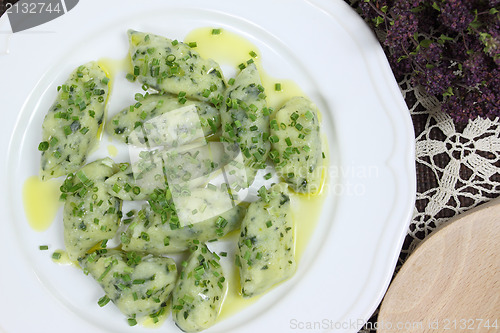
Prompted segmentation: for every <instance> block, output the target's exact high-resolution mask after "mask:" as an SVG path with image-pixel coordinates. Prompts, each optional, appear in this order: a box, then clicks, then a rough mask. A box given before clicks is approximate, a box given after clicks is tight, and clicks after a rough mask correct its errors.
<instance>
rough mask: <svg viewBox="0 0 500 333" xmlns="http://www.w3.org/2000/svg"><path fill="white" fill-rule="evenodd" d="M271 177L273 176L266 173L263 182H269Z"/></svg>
mask: <svg viewBox="0 0 500 333" xmlns="http://www.w3.org/2000/svg"><path fill="white" fill-rule="evenodd" d="M272 176H273V175H271V173H270V172H268V173H266V174H265V175H264V179H265V180H269V179H271V177H272Z"/></svg>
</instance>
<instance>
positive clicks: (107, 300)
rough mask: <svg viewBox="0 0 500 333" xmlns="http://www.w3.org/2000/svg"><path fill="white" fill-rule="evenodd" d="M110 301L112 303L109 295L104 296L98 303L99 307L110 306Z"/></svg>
mask: <svg viewBox="0 0 500 333" xmlns="http://www.w3.org/2000/svg"><path fill="white" fill-rule="evenodd" d="M109 301H110V299H109V297H108V296H107V295H104V296H102V297H101V298H99V300H98V301H97V304H99V306H100V307H101V308H102V307H103V306H105V305H106V304H108V303H109Z"/></svg>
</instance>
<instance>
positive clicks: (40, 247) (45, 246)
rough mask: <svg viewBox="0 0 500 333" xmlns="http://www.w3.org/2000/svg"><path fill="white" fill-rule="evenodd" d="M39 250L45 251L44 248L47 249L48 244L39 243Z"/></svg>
mask: <svg viewBox="0 0 500 333" xmlns="http://www.w3.org/2000/svg"><path fill="white" fill-rule="evenodd" d="M38 248H39V249H40V250H41V251H45V250H48V249H49V246H48V245H40V246H39V247H38Z"/></svg>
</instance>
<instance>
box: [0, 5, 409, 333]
mask: <svg viewBox="0 0 500 333" xmlns="http://www.w3.org/2000/svg"><path fill="white" fill-rule="evenodd" d="M247 4H248V5H247V6H242V5H241V3H240V2H237V1H231V0H217V1H203V0H194V1H160V0H150V1H135V0H126V1H125V0H107V1H98V0H85V1H80V3H79V4H78V5H77V6H76V7H75V8H74V9H73V10H71V11H70V12H68V13H67V14H65V15H63V16H62V17H60V18H58V19H55V20H53V21H51V22H48V23H46V24H44V25H41V26H39V27H36V28H33V29H30V30H28V31H25V32H20V33H16V34H11V33H9V31H10V27H9V25H8V20H7V17H6V16H3V17H2V18H1V19H0V73H1V78H0V101H1V104H0V106H1V109H2V121H1V125H0V126H1V129H2V130H1V132H0V133H1V134H0V135H1V137H0V138H1V139H2V142H4V143H8V145H7V146H6V145H2V148H1V149H2V157H3V158H6V163H2V164H1V165H0V168H1V169H0V171H1V172H0V174H1V177H2V184H3V185H4V186H5V187H6V188H4V190H3V192H2V194H1V201H0V202H1V207H2V212H3V213H4V214H5V215H4V218H3V219H2V221H1V222H0V225H1V230H0V248H1V253H2V254H1V258H2V260H1V265H2V266H1V267H2V268H1V273H0V331H5V332H8V333H11V332H35V331H40V325H42V326H43V331H46V332H67V331H71V332H75V333H76V332H143V331H144V332H148V331H149V332H150V329H146V328H143V327H139V326H136V327H128V326H127V322H126V320H124V318H123V316H122V315H121V314H119V313H118V312H117V311H116V309H113V307H112V306H107V307H105V308H99V307H98V306H97V304H96V299H97V298H98V297H100V296H101V295H102V291H99V290H98V289H99V288H96V285H95V284H93V283H92V281H90V280H91V279H90V278H88V277H85V276H83V274H81V273H80V272H78V271H77V270H76V269H72V268H71V267H66V266H59V265H55V264H54V263H52V261H51V260H50V253H48V252H50V251H40V250H39V249H38V246H39V245H41V244H47V243H50V244H51V246H52V248H55V247H58V246H62V231H61V228H60V226H56V225H53V226H52V227H51V228H50V229H49V230H48V231H46V232H43V233H37V232H35V231H33V230H32V229H30V228H29V226H28V223H27V221H26V218H25V216H24V211H23V204H22V185H23V182H24V181H25V179H26V178H28V177H29V176H31V175H35V174H37V172H38V165H39V152H38V151H37V145H38V142H39V141H40V139H41V131H40V125H41V123H42V120H43V117H44V114H45V112H46V110H47V108H48V107H49V106H50V104H51V102H52V99H53V98H54V96H55V87H56V86H57V85H58V84H60V82H63V81H64V79H65V77H67V75H68V74H69V72H71V70H72V69H73V68H74V67H76V66H77V65H79V64H80V63H83V62H86V61H88V60H92V59H98V58H101V57H110V58H123V54H124V52H126V43H127V42H126V35H125V31H126V30H127V29H128V28H135V29H137V30H142V31H152V32H157V33H160V34H164V35H166V36H169V37H175V38H178V39H180V40H182V38H183V36H185V34H186V33H187V32H189V31H191V30H193V29H194V28H197V27H202V26H211V27H220V28H224V29H228V30H231V31H234V32H236V33H238V34H241V35H243V36H244V37H245V38H247V39H248V40H250V41H251V42H252V43H254V44H255V45H257V46H258V48H259V49H260V51H261V53H262V59H263V66H264V68H266V69H267V71H268V73H269V74H271V75H273V76H275V77H282V78H290V79H293V80H294V81H295V82H297V83H298V84H299V85H300V86H301V88H302V89H303V91H304V92H305V93H306V94H307V95H308V96H310V97H311V98H312V99H313V100H314V101H315V102H316V103H317V105H318V106H319V108H320V109H321V110H322V111H323V131H324V133H326V136H327V139H328V142H329V148H330V152H329V153H330V155H331V156H332V166H331V167H330V173H331V177H330V180H331V182H330V189H329V192H328V197H327V199H326V200H327V201H326V202H327V204H325V206H324V208H323V211H322V214H321V218H320V221H319V224H318V227H317V229H316V230H315V233H314V235H313V236H312V239H311V241H310V243H309V245H308V248H307V250H306V252H305V253H304V255H303V258H302V262H301V264H300V265H299V268H298V271H297V273H296V275H295V276H294V277H293V278H292V279H291V280H289V281H287V282H286V283H284V284H282V285H280V286H279V287H278V288H276V289H274V290H273V291H272V292H270V293H269V294H267V295H265V296H264V297H263V298H261V299H260V300H259V301H258V302H257V303H255V304H254V305H252V306H250V307H249V308H246V309H245V310H244V311H242V312H239V313H238V314H236V315H234V316H232V317H230V318H229V319H227V320H224V321H222V322H220V323H218V324H217V325H216V326H214V327H212V328H211V329H210V332H258V331H260V332H286V331H296V330H297V329H314V330H329V329H336V330H339V331H345V332H357V331H358V329H359V328H361V326H362V324H363V323H364V321H365V320H366V319H367V318H368V317H369V316H370V315H371V313H372V312H373V311H374V310H375V308H376V307H377V305H378V303H379V302H380V300H381V299H382V296H383V294H384V293H385V290H386V288H387V286H388V284H389V281H390V278H391V276H392V272H393V270H394V266H395V263H396V260H397V257H398V254H399V251H400V249H401V245H402V242H403V239H404V236H405V234H406V230H407V226H408V223H409V221H410V216H411V213H412V210H413V204H414V195H415V174H414V141H413V138H414V136H413V127H412V125H411V121H410V117H409V113H408V110H407V108H406V105H405V103H404V100H403V98H402V96H401V94H400V92H399V89H398V86H397V84H396V82H395V80H394V78H393V76H392V73H391V70H390V68H389V66H388V64H387V61H386V59H385V56H384V54H383V52H382V50H381V48H380V46H379V45H378V43H377V41H376V40H375V38H374V37H373V36H372V34H371V32H370V31H369V29H368V28H367V27H366V26H365V25H364V23H363V22H362V21H361V19H359V17H358V16H357V15H356V14H355V13H354V12H353V11H352V10H351V9H350V8H349V7H348V6H347V5H346V4H345V3H344V2H343V1H341V0H337V1H332V0H311V1H299V0H293V1H290V0H278V1H268V0H254V1H252V2H249V3H247ZM165 325H172V324H171V323H169V322H167V323H166V324H165ZM163 329H164V328H163Z"/></svg>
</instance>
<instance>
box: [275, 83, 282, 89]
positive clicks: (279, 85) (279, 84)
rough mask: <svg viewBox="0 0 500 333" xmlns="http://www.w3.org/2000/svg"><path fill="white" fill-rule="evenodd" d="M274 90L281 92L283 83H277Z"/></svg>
mask: <svg viewBox="0 0 500 333" xmlns="http://www.w3.org/2000/svg"><path fill="white" fill-rule="evenodd" d="M274 90H276V91H281V83H275V84H274Z"/></svg>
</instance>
